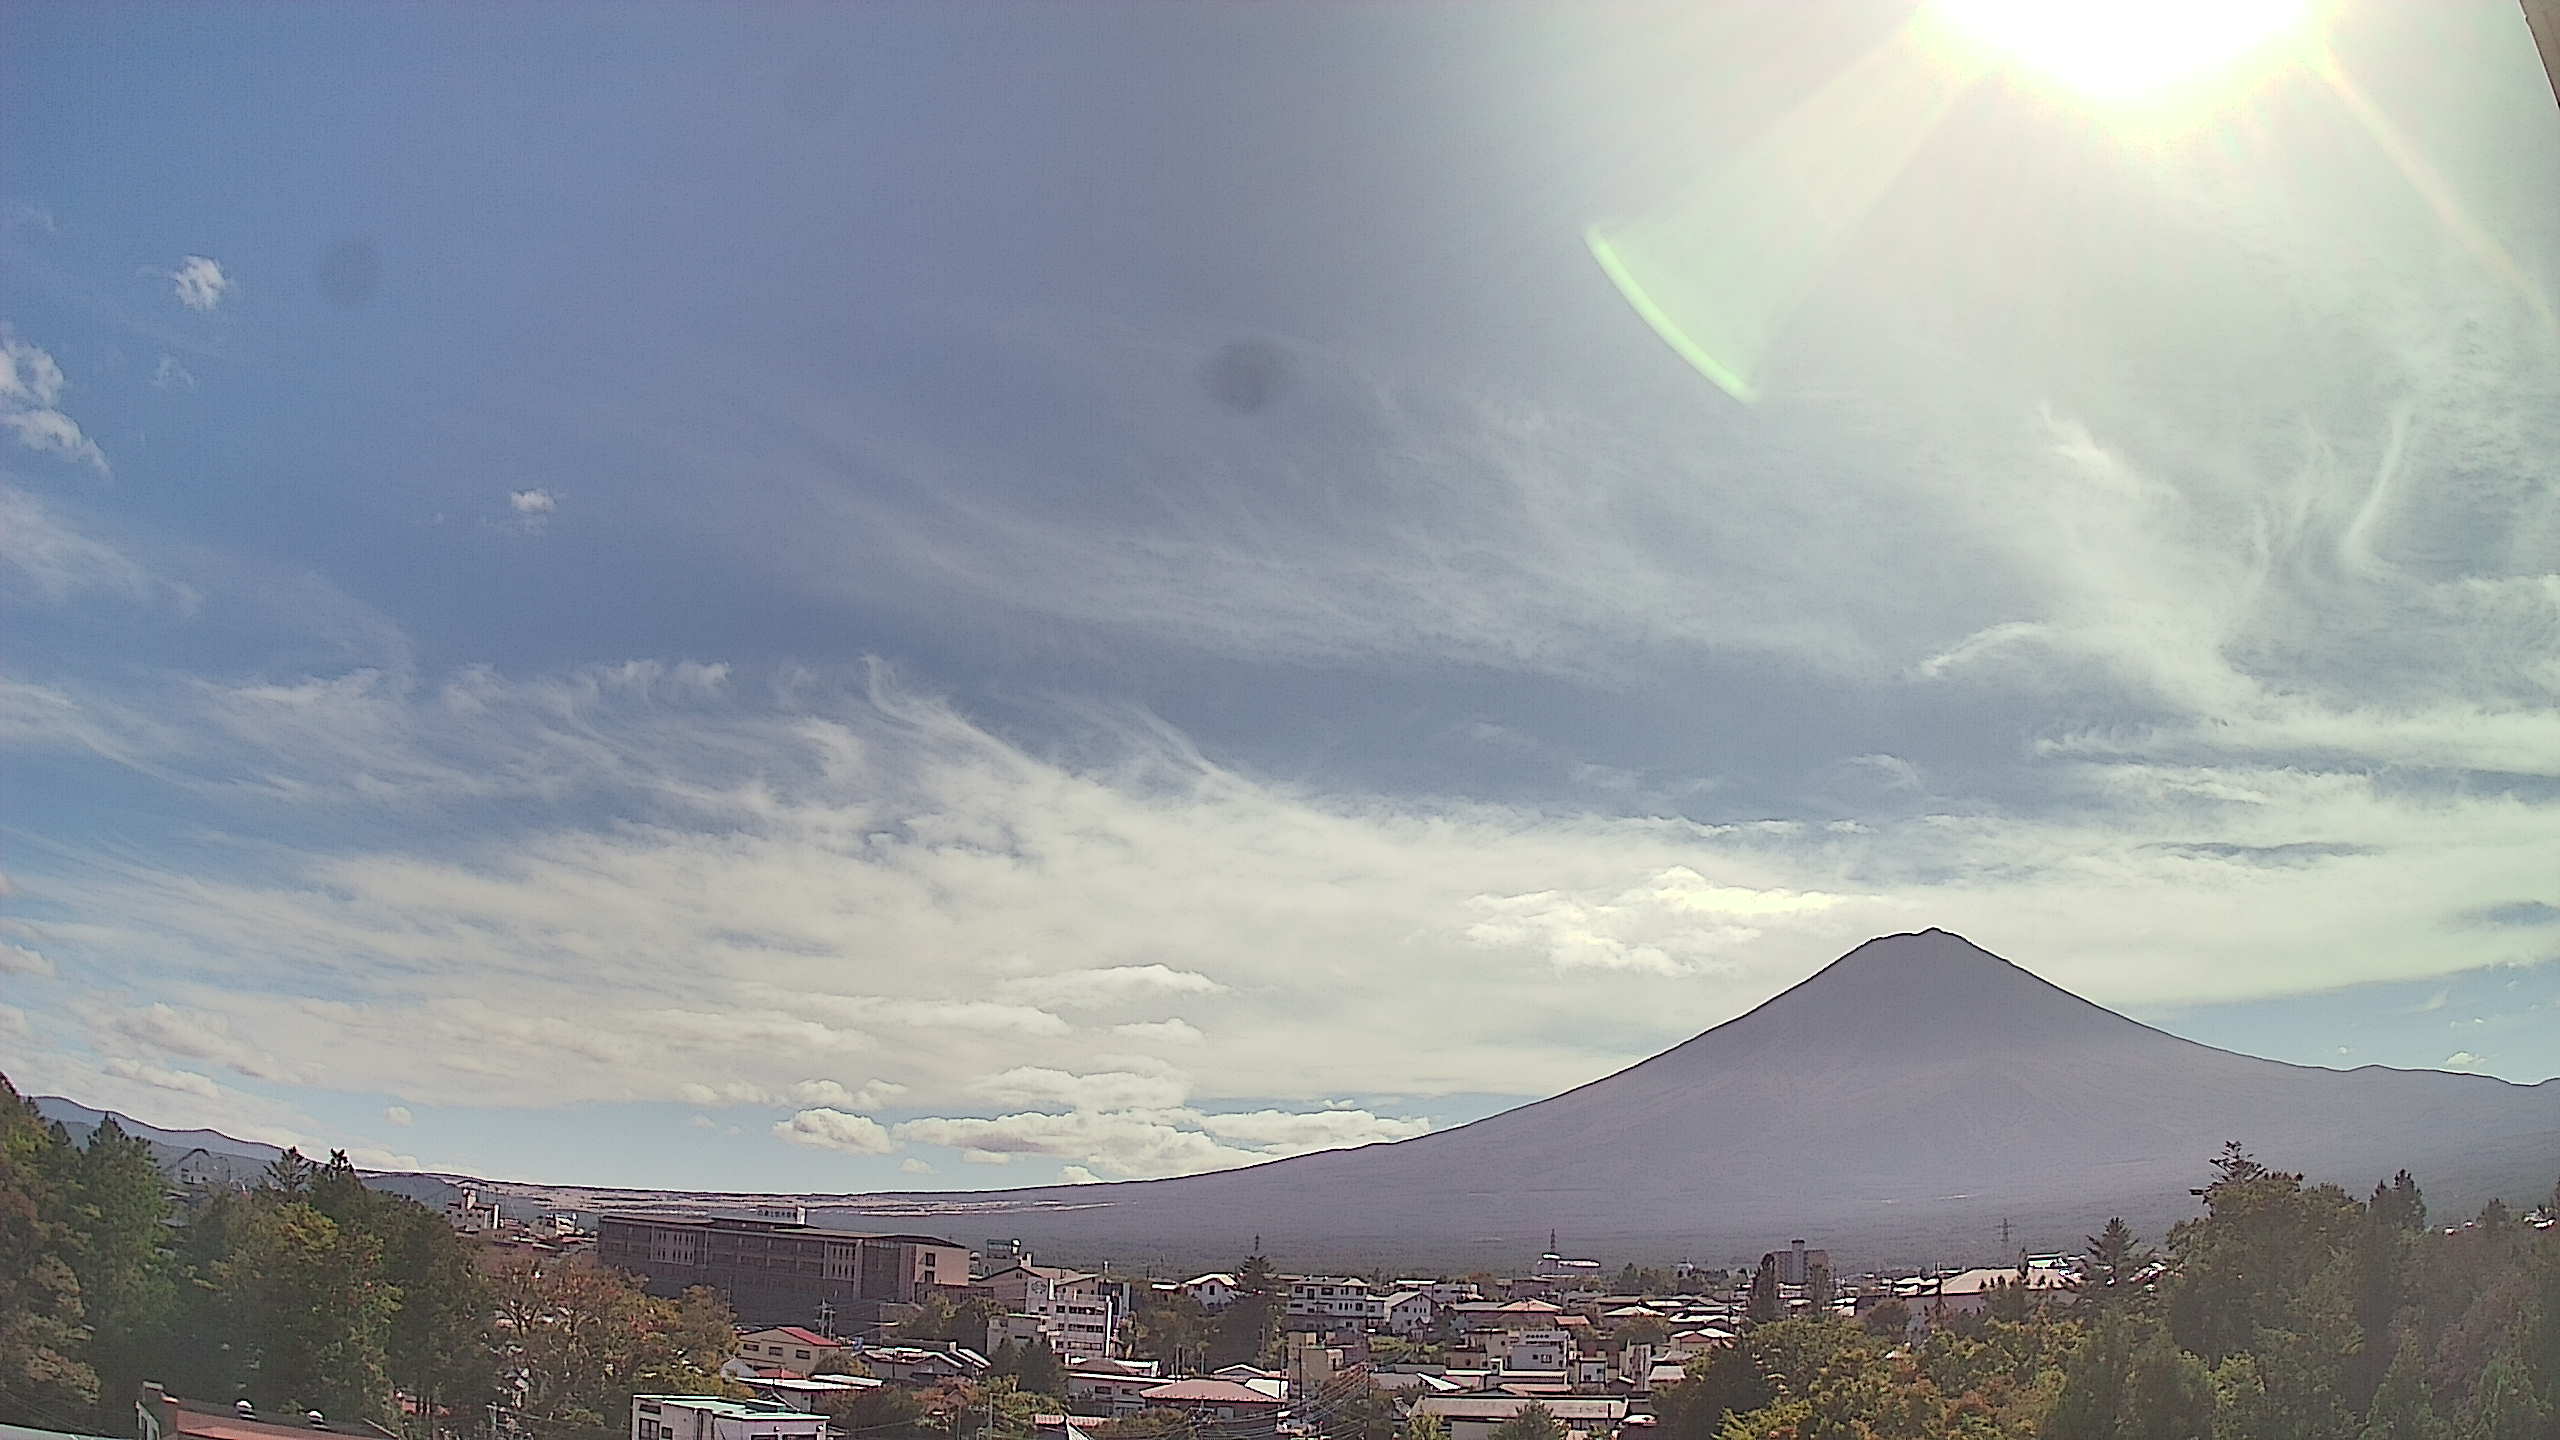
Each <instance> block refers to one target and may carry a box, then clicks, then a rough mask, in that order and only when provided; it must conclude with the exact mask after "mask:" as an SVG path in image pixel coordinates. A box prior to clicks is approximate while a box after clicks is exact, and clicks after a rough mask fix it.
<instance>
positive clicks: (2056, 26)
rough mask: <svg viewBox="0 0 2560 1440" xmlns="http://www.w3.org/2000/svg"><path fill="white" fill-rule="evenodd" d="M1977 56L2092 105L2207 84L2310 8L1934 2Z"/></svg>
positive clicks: (2119, 1) (2225, 1) (2281, 1)
mask: <svg viewBox="0 0 2560 1440" xmlns="http://www.w3.org/2000/svg"><path fill="white" fill-rule="evenodd" d="M1932 8H1933V9H1934V10H1935V11H1936V13H1937V15H1938V16H1939V18H1941V19H1942V20H1944V21H1946V22H1947V24H1948V25H1949V26H1950V27H1952V28H1953V29H1955V30H1956V31H1957V32H1958V33H1960V34H1962V35H1964V36H1965V37H1967V38H1969V39H1971V40H1973V41H1974V42H1976V43H1977V44H1978V45H1980V46H1981V47H1983V48H1985V49H1988V50H1990V51H1993V52H1995V53H1996V54H1997V55H1999V56H2001V57H2004V58H2006V59H2008V60H2011V61H2014V62H2015V63H2017V64H2020V65H2023V66H2026V67H2027V68H2029V69H2032V70H2035V71H2039V72H2041V73H2043V74H2044V75H2047V76H2049V77H2051V78H2052V79H2054V80H2056V81H2059V82H2060V83H2062V84H2064V85H2066V86H2068V87H2070V88H2071V89H2073V90H2076V91H2079V92H2080V93H2082V94H2084V95H2087V96H2089V97H2091V98H2093V99H2098V100H2135V99H2140V98H2142V97H2144V96H2147V95H2151V94H2153V93H2155V92H2158V91H2161V90H2166V89H2170V88H2173V87H2179V86H2184V85H2187V84H2190V83H2194V82H2197V81H2200V80H2203V79H2205V78H2207V77H2209V76H2210V75H2212V74H2213V73H2214V72H2217V71H2220V70H2223V69H2225V68H2227V67H2230V66H2232V65H2235V64H2237V63H2238V62H2240V61H2242V60H2243V59H2246V58H2249V57H2251V56H2253V55H2256V54H2257V53H2259V52H2261V51H2263V50H2266V49H2267V48H2269V47H2270V46H2272V45H2273V44H2274V43H2275V42H2277V41H2279V40H2281V39H2283V38H2285V37H2286V36H2288V35H2290V34H2293V33H2296V32H2299V31H2301V30H2302V29H2304V28H2305V27H2306V24H2307V22H2308V20H2309V18H2310V11H2311V4H2310V0H1932Z"/></svg>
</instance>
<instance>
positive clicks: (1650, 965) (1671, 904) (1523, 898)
mask: <svg viewBox="0 0 2560 1440" xmlns="http://www.w3.org/2000/svg"><path fill="white" fill-rule="evenodd" d="M1850 898H1852V897H1848V896H1841V895H1826V894H1821V893H1818V892H1803V891H1792V890H1754V889H1750V888H1748V887H1744V886H1734V885H1716V884H1712V883H1710V882H1709V881H1708V880H1707V879H1706V877H1704V876H1702V875H1700V874H1699V873H1698V872H1697V871H1695V870H1692V869H1690V868H1689V867H1688V866H1686V865H1675V866H1673V867H1671V868H1670V869H1668V870H1665V871H1663V872H1662V873H1661V874H1659V875H1656V876H1654V877H1653V878H1652V880H1651V881H1649V882H1648V883H1646V884H1643V885H1639V886H1634V887H1631V888H1628V889H1625V890H1621V891H1618V892H1617V893H1615V894H1610V895H1593V894H1588V893H1585V894H1579V895H1577V894H1568V893H1560V892H1557V891H1553V890H1542V891H1537V892H1534V893H1531V894H1526V895H1479V896H1476V897H1475V898H1474V899H1472V900H1470V901H1469V902H1468V903H1469V906H1470V907H1471V908H1472V909H1474V910H1475V911H1476V912H1477V913H1478V914H1479V915H1481V916H1482V917H1483V918H1481V919H1479V920H1477V921H1476V922H1475V923H1473V924H1471V925H1469V926H1468V927H1467V930H1466V935H1467V938H1468V939H1469V940H1472V941H1474V942H1475V943H1477V944H1479V945H1483V946H1486V947H1487V948H1490V949H1508V950H1533V951H1540V952H1543V953H1544V954H1545V955H1546V957H1547V959H1548V960H1549V961H1550V962H1551V963H1552V964H1553V965H1554V966H1555V968H1557V969H1558V970H1577V969H1591V970H1640V971H1650V972H1652V973H1655V974H1660V975H1684V974H1690V973H1693V972H1695V971H1697V970H1699V969H1700V968H1702V967H1704V966H1707V965H1709V964H1712V963H1713V961H1714V958H1715V957H1716V956H1717V955H1718V954H1719V953H1720V952H1729V951H1732V950H1734V949H1736V948H1738V947H1740V946H1744V945H1748V944H1750V943H1751V942H1752V941H1755V940H1758V939H1760V938H1761V937H1762V936H1763V935H1764V934H1766V933H1768V930H1769V929H1770V927H1771V926H1773V925H1784V924H1786V923H1787V922H1790V921H1795V920H1799V919H1802V918H1806V917H1813V916H1819V915H1821V914H1822V913H1823V912H1825V911H1827V910H1830V909H1833V908H1834V907H1836V906H1838V905H1840V904H1842V903H1844V902H1845V901H1846V900H1848V899H1850Z"/></svg>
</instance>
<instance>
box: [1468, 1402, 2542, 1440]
mask: <svg viewBox="0 0 2560 1440" xmlns="http://www.w3.org/2000/svg"><path fill="white" fill-rule="evenodd" d="M1565 1435H1566V1431H1565V1428H1564V1422H1563V1421H1561V1420H1559V1419H1557V1418H1556V1412H1554V1411H1553V1410H1550V1409H1548V1408H1547V1407H1546V1406H1544V1405H1541V1404H1539V1403H1538V1402H1537V1401H1535V1400H1532V1401H1530V1402H1529V1403H1528V1404H1526V1405H1523V1406H1521V1407H1520V1408H1519V1409H1518V1410H1515V1411H1513V1412H1512V1413H1511V1418H1510V1419H1508V1420H1505V1421H1503V1422H1502V1423H1501V1424H1499V1425H1496V1426H1494V1427H1493V1429H1492V1430H1490V1431H1488V1432H1486V1436H1485V1440H1565ZM2501 1440H2503V1437H2501Z"/></svg>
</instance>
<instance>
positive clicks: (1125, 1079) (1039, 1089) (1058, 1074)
mask: <svg viewBox="0 0 2560 1440" xmlns="http://www.w3.org/2000/svg"><path fill="white" fill-rule="evenodd" d="M977 1089H978V1093H980V1094H982V1095H984V1096H986V1097H987V1098H988V1099H990V1100H994V1101H997V1102H999V1103H1011V1104H1025V1105H1071V1106H1074V1107H1075V1108H1076V1109H1078V1110H1154V1109H1163V1108H1165V1107H1167V1106H1173V1105H1179V1104H1181V1103H1182V1102H1183V1099H1184V1098H1185V1097H1186V1096H1188V1095H1189V1094H1190V1093H1191V1084H1190V1082H1189V1081H1188V1080H1186V1079H1185V1078H1183V1077H1182V1076H1180V1075H1171V1074H1166V1075H1138V1074H1132V1073H1131V1072H1129V1071H1126V1070H1106V1071H1098V1072H1095V1073H1093V1074H1086V1075H1078V1074H1073V1073H1071V1072H1069V1071H1065V1070H1049V1069H1044V1068H1042V1067H1039V1066H1036V1065H1017V1066H1015V1067H1014V1068H1013V1069H1010V1070H1007V1071H1004V1072H1003V1073H1002V1074H997V1075H990V1076H988V1077H986V1078H985V1079H984V1080H981V1081H979V1082H978V1085H977Z"/></svg>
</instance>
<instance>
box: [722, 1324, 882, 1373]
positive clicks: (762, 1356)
mask: <svg viewBox="0 0 2560 1440" xmlns="http://www.w3.org/2000/svg"><path fill="white" fill-rule="evenodd" d="M854 1351H855V1346H854V1344H853V1342H852V1341H850V1340H837V1339H832V1338H830V1337H828V1336H825V1335H821V1334H819V1333H818V1332H817V1331H815V1330H808V1329H804V1328H802V1327H800V1326H798V1325H780V1326H776V1327H774V1328H773V1329H770V1330H757V1331H752V1332H750V1333H748V1334H745V1335H741V1336H739V1337H738V1354H739V1356H740V1358H742V1359H745V1360H746V1361H748V1362H749V1363H751V1364H753V1365H754V1366H756V1368H758V1369H759V1370H788V1371H790V1372H791V1373H792V1374H794V1375H815V1374H816V1373H818V1362H819V1361H821V1360H825V1359H827V1358H829V1357H830V1356H834V1357H838V1358H849V1357H850V1356H852V1355H853V1354H854Z"/></svg>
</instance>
